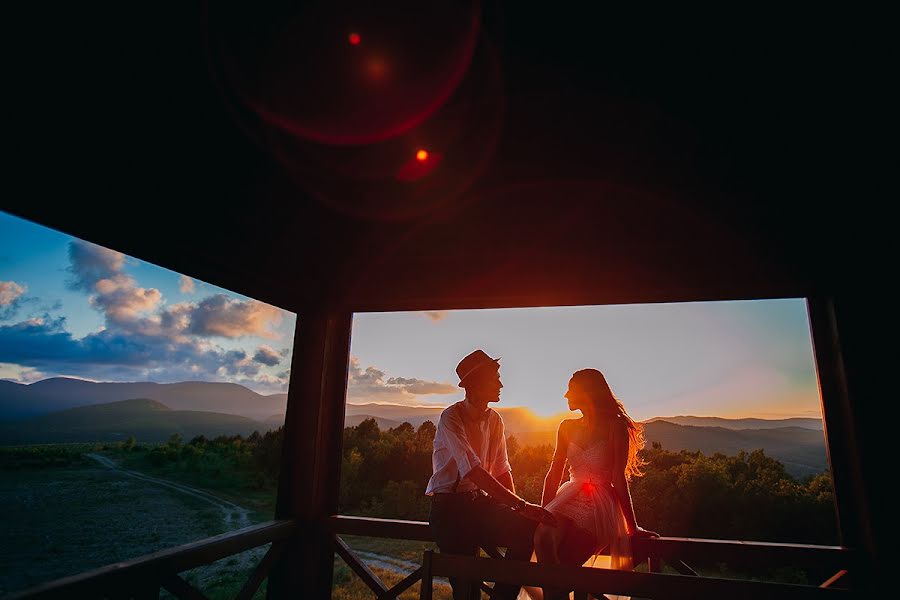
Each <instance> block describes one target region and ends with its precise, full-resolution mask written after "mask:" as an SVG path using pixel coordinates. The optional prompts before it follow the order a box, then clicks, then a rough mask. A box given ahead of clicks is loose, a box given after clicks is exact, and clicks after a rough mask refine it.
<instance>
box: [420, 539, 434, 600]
mask: <svg viewBox="0 0 900 600" xmlns="http://www.w3.org/2000/svg"><path fill="white" fill-rule="evenodd" d="M433 558H434V552H432V551H431V550H426V551H425V552H424V553H423V554H422V585H421V586H420V587H419V600H431V596H432V594H433V591H434V590H433V588H434V576H433V575H432V572H431V565H432V559H433Z"/></svg>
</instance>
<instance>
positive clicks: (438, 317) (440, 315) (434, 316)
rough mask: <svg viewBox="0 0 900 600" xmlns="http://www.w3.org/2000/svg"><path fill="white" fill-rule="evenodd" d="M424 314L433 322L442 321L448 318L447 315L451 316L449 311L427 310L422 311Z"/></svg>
mask: <svg viewBox="0 0 900 600" xmlns="http://www.w3.org/2000/svg"><path fill="white" fill-rule="evenodd" d="M422 314H423V315H424V316H426V317H428V318H429V319H431V320H432V321H442V320H444V319H446V318H447V315H449V314H450V311H448V310H425V311H422Z"/></svg>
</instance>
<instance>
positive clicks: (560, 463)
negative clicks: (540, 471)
mask: <svg viewBox="0 0 900 600" xmlns="http://www.w3.org/2000/svg"><path fill="white" fill-rule="evenodd" d="M565 423H566V422H565V421H563V422H562V423H560V424H559V429H557V430H556V450H555V451H554V452H553V460H552V461H551V462H550V469H549V470H548V471H547V475H546V477H544V493H543V494H542V496H541V506H547V504H548V503H549V502H550V501H551V500H553V499H554V498H556V492H557V490H558V489H559V482H560V481H561V480H562V474H563V469H565V467H566V449H567V447H568V441H567V438H568V436H567V435H566V427H565V426H564V425H565Z"/></svg>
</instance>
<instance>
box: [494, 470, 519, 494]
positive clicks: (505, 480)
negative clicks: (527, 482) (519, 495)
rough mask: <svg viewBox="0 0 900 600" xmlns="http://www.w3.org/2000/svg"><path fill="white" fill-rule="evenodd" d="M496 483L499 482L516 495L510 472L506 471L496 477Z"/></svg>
mask: <svg viewBox="0 0 900 600" xmlns="http://www.w3.org/2000/svg"><path fill="white" fill-rule="evenodd" d="M497 481H499V482H500V484H501V485H503V487H505V488H506V489H508V490H509V491H511V492H512V493H513V494H515V493H516V484H514V483H513V477H512V471H507V472H506V473H503V474H502V475H500V476H498V477H497Z"/></svg>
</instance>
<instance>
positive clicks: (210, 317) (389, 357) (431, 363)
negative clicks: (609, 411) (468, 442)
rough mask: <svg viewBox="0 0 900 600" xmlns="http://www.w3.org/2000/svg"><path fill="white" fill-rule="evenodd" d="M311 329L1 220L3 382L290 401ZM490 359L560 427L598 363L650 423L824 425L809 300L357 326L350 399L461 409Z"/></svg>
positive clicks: (511, 398)
mask: <svg viewBox="0 0 900 600" xmlns="http://www.w3.org/2000/svg"><path fill="white" fill-rule="evenodd" d="M301 317H302V315H301ZM295 320H296V319H295V316H294V315H293V314H292V313H290V312H287V311H284V310H281V309H278V308H276V307H272V306H269V305H267V304H263V303H261V302H257V301H255V300H253V299H250V298H247V297H245V296H241V295H239V294H235V293H233V292H229V291H227V290H223V289H221V288H218V287H215V286H213V285H210V284H207V283H204V282H201V281H198V280H196V279H193V278H191V277H189V274H185V275H180V274H178V273H175V272H173V271H169V270H167V269H163V268H160V267H157V266H155V265H152V264H150V263H147V262H144V261H140V260H138V259H135V258H131V257H127V256H125V255H123V254H120V253H118V252H115V251H113V250H109V249H105V248H102V247H100V246H96V245H93V244H90V243H87V242H84V241H81V240H78V239H76V238H73V237H71V236H69V235H66V234H62V233H59V232H56V231H54V230H51V229H48V228H45V227H42V226H38V225H35V224H33V223H30V222H28V221H24V220H22V219H19V218H17V217H13V216H11V215H8V214H6V213H2V212H0V379H9V380H12V381H18V382H22V383H28V382H32V381H37V380H40V379H43V378H46V377H53V376H60V375H62V376H72V377H82V378H85V379H91V380H94V381H158V382H174V381H188V380H206V381H231V382H236V383H241V384H242V385H245V386H247V387H249V388H251V389H253V390H255V391H257V392H260V393H275V392H282V391H284V390H286V386H287V383H288V378H289V375H290V371H289V369H290V359H291V347H292V341H293V340H292V336H293V331H294V324H295ZM475 348H482V349H484V350H485V351H486V352H487V353H488V354H490V355H492V356H499V357H502V360H501V377H502V380H503V383H504V386H505V387H504V389H503V392H502V395H501V402H500V406H527V407H529V408H531V409H532V410H533V411H534V412H536V413H537V414H539V415H544V416H548V415H552V414H557V413H559V412H561V411H564V410H565V409H566V405H565V399H564V398H563V393H564V392H565V389H566V383H567V381H568V379H569V377H570V376H571V374H572V372H573V371H575V370H577V369H582V368H586V367H593V368H597V369H600V370H601V371H603V372H604V373H605V375H606V377H607V380H608V381H609V383H610V385H611V386H612V388H613V391H614V392H615V393H616V395H617V396H619V397H620V398H621V399H622V400H623V402H624V403H625V405H626V408H627V409H628V410H629V412H630V413H631V414H632V416H633V417H635V418H637V419H645V418H649V417H653V416H672V415H678V414H685V415H686V414H691V415H708V416H722V417H762V418H783V417H794V416H804V417H821V408H820V400H819V391H818V384H817V379H816V372H815V366H814V361H813V353H812V344H811V340H810V333H809V323H808V319H807V312H806V303H805V301H804V300H803V299H788V300H765V301H736V302H706V303H702V302H701V303H683V304H655V305H623V306H588V307H568V308H529V309H502V310H501V309H498V310H465V311H451V312H430V313H429V312H419V313H369V314H357V315H356V316H355V318H354V324H353V339H352V346H351V369H350V382H349V383H350V385H349V392H348V400H349V401H350V402H355V403H361V402H370V401H371V402H389V403H404V404H440V405H446V404H449V403H451V402H453V401H456V400H458V399H460V398H461V397H462V394H461V390H460V388H458V387H457V386H456V383H457V379H456V376H455V373H454V369H455V366H456V363H457V362H458V361H459V360H460V359H461V358H462V357H463V356H465V355H466V354H467V353H469V352H470V351H472V350H473V349H475Z"/></svg>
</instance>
